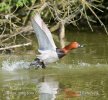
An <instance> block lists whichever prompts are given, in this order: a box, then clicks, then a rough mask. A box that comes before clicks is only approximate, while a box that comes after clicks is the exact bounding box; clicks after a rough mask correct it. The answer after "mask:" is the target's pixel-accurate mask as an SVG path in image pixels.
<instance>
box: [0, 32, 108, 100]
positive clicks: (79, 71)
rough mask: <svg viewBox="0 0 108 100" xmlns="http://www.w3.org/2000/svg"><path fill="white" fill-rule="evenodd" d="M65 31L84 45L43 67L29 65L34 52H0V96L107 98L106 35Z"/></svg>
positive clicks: (6, 99)
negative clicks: (22, 53)
mask: <svg viewBox="0 0 108 100" xmlns="http://www.w3.org/2000/svg"><path fill="white" fill-rule="evenodd" d="M67 34H68V36H67V37H66V38H67V40H68V42H69V41H71V40H72V41H78V42H79V43H81V44H84V45H85V46H84V47H83V48H79V49H76V50H73V51H72V52H70V54H68V55H67V56H65V57H64V58H63V59H62V60H60V61H58V62H56V63H53V64H49V65H48V66H47V68H46V69H44V70H43V69H38V70H35V69H33V68H29V63H30V61H32V60H33V59H34V58H35V55H36V54H35V53H31V54H24V55H18V54H12V55H0V63H1V68H0V100H108V36H107V35H105V34H101V33H100V34H95V33H87V34H86V33H84V32H79V33H78V32H77V33H74V34H70V33H67Z"/></svg>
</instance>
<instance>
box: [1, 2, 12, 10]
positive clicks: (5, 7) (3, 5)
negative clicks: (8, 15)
mask: <svg viewBox="0 0 108 100" xmlns="http://www.w3.org/2000/svg"><path fill="white" fill-rule="evenodd" d="M9 9H10V6H9V4H7V3H5V2H2V3H0V12H5V11H7V10H9Z"/></svg>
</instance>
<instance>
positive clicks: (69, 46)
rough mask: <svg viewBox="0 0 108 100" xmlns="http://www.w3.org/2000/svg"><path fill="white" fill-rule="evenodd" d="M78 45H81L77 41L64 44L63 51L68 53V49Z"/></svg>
mask: <svg viewBox="0 0 108 100" xmlns="http://www.w3.org/2000/svg"><path fill="white" fill-rule="evenodd" d="M79 47H81V45H80V44H79V43H78V42H71V43H70V44H68V45H67V46H65V47H64V48H63V51H64V52H65V53H68V52H69V51H70V50H72V49H76V48H79Z"/></svg>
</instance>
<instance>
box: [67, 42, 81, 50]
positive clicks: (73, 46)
mask: <svg viewBox="0 0 108 100" xmlns="http://www.w3.org/2000/svg"><path fill="white" fill-rule="evenodd" d="M79 46H80V44H79V43H78V42H71V43H70V44H69V48H71V49H76V48H78V47H79Z"/></svg>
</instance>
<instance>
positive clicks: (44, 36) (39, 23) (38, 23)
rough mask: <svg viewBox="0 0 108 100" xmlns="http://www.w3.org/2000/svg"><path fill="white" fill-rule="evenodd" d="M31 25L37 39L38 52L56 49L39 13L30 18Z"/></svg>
mask: <svg viewBox="0 0 108 100" xmlns="http://www.w3.org/2000/svg"><path fill="white" fill-rule="evenodd" d="M32 25H33V28H34V31H35V34H36V37H37V39H38V44H39V52H40V53H42V52H43V51H46V50H54V51H55V50H56V45H55V43H54V41H53V38H52V35H51V32H50V31H49V29H48V28H47V26H46V24H45V23H44V22H43V20H42V19H41V17H40V15H39V14H36V15H35V16H34V18H33V19H32Z"/></svg>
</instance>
